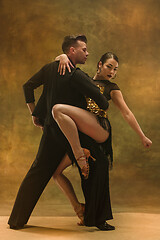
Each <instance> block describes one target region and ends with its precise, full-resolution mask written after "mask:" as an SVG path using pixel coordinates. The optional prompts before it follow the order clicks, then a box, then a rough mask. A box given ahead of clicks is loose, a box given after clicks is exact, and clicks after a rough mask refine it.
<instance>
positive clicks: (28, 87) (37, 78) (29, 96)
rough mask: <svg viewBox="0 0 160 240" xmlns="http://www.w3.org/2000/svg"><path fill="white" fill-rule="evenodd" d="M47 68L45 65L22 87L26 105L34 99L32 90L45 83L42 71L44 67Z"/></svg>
mask: <svg viewBox="0 0 160 240" xmlns="http://www.w3.org/2000/svg"><path fill="white" fill-rule="evenodd" d="M47 66H48V64H47V65H45V66H44V67H42V68H41V69H40V71H38V72H37V73H36V74H35V75H33V76H32V77H31V78H30V79H29V80H28V81H27V82H26V83H25V84H24V85H23V91H24V96H25V100H26V103H31V102H34V101H35V98H34V89H36V88H37V87H39V86H40V85H42V84H44V82H45V77H44V71H45V69H46V67H47Z"/></svg>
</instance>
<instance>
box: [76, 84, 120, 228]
mask: <svg viewBox="0 0 160 240" xmlns="http://www.w3.org/2000/svg"><path fill="white" fill-rule="evenodd" d="M94 83H95V84H96V85H97V86H98V87H100V90H101V93H103V94H104V95H105V97H106V98H107V100H110V99H111V96H110V92H111V91H112V90H120V89H119V87H118V86H117V84H115V83H112V82H110V81H108V80H94ZM86 100H87V103H88V106H87V110H88V111H90V112H93V113H94V114H96V117H97V121H98V122H99V123H100V125H101V126H102V127H103V128H104V129H107V130H108V131H109V137H108V139H107V140H106V141H105V142H104V143H102V144H97V143H96V142H95V144H94V143H93V139H92V141H91V140H90V138H89V137H88V136H86V141H85V140H84V139H85V136H84V135H83V134H82V133H80V140H81V136H82V135H83V138H82V140H81V144H82V147H83V144H84V147H85V148H87V145H88V149H89V150H90V151H91V154H92V156H94V157H95V158H96V161H95V162H93V161H92V160H91V159H89V160H90V161H89V164H90V174H89V178H88V179H87V180H84V179H83V178H82V188H83V192H84V193H85V194H84V196H85V202H86V209H85V216H84V222H85V225H86V226H97V225H99V224H102V223H103V222H104V221H105V220H109V219H112V218H113V216H112V210H111V202H110V193H109V168H110V166H112V161H113V151H112V132H111V125H110V122H109V120H108V117H107V114H106V112H104V110H101V109H99V107H98V106H97V104H96V103H95V102H94V101H93V100H92V99H89V98H87V99H86Z"/></svg>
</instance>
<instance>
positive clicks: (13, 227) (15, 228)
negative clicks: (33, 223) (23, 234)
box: [10, 225, 24, 230]
mask: <svg viewBox="0 0 160 240" xmlns="http://www.w3.org/2000/svg"><path fill="white" fill-rule="evenodd" d="M22 228H24V226H14V225H10V229H14V230H19V229H22Z"/></svg>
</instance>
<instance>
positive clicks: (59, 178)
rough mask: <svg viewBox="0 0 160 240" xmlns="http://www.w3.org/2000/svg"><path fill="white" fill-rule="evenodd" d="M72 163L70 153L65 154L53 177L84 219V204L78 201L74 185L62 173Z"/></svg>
mask: <svg viewBox="0 0 160 240" xmlns="http://www.w3.org/2000/svg"><path fill="white" fill-rule="evenodd" d="M70 165H71V160H70V158H69V157H68V155H65V157H64V158H63V160H62V161H61V163H60V164H59V166H58V168H57V169H56V171H55V173H54V175H53V179H54V181H55V182H56V184H57V185H58V186H59V187H60V189H61V190H62V191H63V192H64V193H65V195H66V196H67V198H68V199H69V201H70V203H71V205H72V207H73V209H74V211H75V212H76V213H77V215H79V216H78V217H79V218H80V219H81V220H82V221H83V212H82V211H81V210H82V205H81V203H80V202H79V201H78V199H77V196H76V194H75V191H74V189H73V186H72V184H71V182H70V181H69V179H68V178H67V177H66V176H65V175H64V174H63V173H62V172H63V170H64V169H66V168H67V167H69V166H70ZM78 213H79V214H78Z"/></svg>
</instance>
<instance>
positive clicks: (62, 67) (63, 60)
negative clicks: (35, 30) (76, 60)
mask: <svg viewBox="0 0 160 240" xmlns="http://www.w3.org/2000/svg"><path fill="white" fill-rule="evenodd" d="M55 61H59V66H58V72H59V73H60V75H65V72H66V67H67V69H68V71H69V72H71V68H70V67H72V68H74V66H73V64H72V63H71V61H70V60H69V58H68V56H67V55H66V54H61V55H59V56H57V57H56V58H55Z"/></svg>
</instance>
